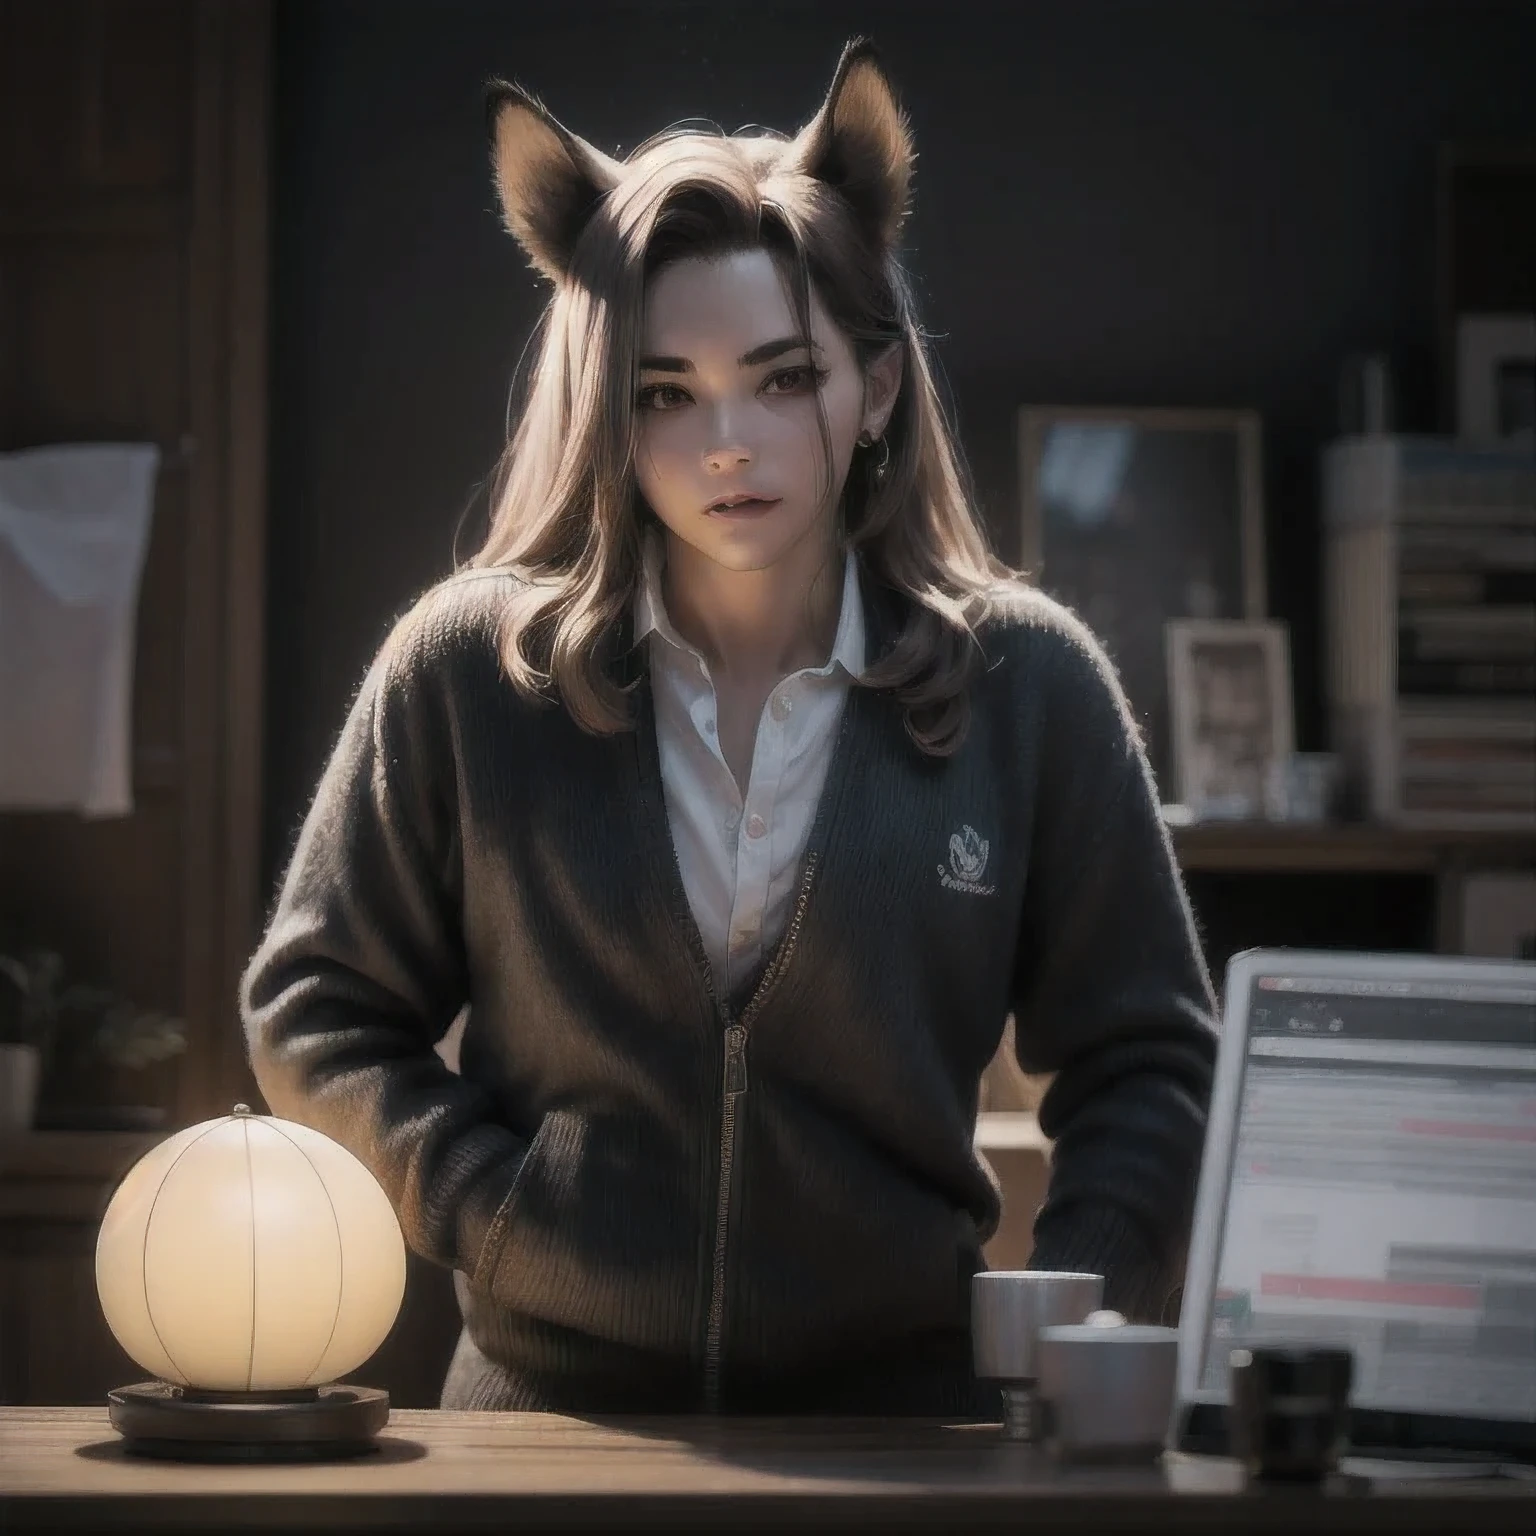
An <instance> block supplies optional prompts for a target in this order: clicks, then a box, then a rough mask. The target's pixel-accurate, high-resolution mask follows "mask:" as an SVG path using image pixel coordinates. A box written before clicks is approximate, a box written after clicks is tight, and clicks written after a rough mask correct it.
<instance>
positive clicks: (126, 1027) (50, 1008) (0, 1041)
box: [0, 949, 186, 1133]
mask: <svg viewBox="0 0 1536 1536" xmlns="http://www.w3.org/2000/svg"><path fill="white" fill-rule="evenodd" d="M185 1049H186V1034H185V1031H184V1029H183V1027H182V1023H181V1020H180V1019H177V1018H175V1017H173V1016H172V1015H170V1014H168V1013H165V1012H163V1011H161V1010H159V1009H153V1008H140V1007H139V1006H138V1005H137V1004H135V1003H132V1002H130V1001H129V1000H128V999H127V998H125V997H122V996H120V995H119V994H118V993H116V992H113V991H111V990H109V989H108V988H106V987H97V986H91V985H88V984H86V983H83V982H78V981H71V980H70V979H69V978H68V976H67V974H66V970H65V966H64V962H63V959H62V958H61V957H60V956H59V955H58V954H57V953H55V952H54V951H53V950H49V949H18V950H16V951H15V952H13V953H4V952H0V1133H4V1132H16V1131H25V1130H28V1129H30V1128H31V1127H32V1126H33V1124H34V1123H35V1120H36V1114H37V1102H38V1094H39V1090H40V1088H41V1085H42V1084H43V1083H44V1082H46V1081H47V1080H48V1078H49V1076H50V1074H51V1073H52V1072H53V1071H54V1070H55V1069H56V1068H58V1067H60V1066H63V1067H66V1068H67V1069H68V1070H69V1071H70V1072H71V1073H75V1072H78V1071H81V1070H87V1071H88V1070H89V1069H90V1068H91V1067H95V1066H105V1067H109V1068H119V1067H121V1068H127V1069H129V1070H141V1069H142V1068H144V1067H147V1066H149V1065H150V1064H151V1063H152V1062H157V1061H164V1060H166V1059H168V1058H169V1057H172V1056H175V1055H178V1054H179V1053H180V1052H182V1051H184V1050H185Z"/></svg>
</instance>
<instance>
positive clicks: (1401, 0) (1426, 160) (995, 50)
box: [264, 0, 1536, 937]
mask: <svg viewBox="0 0 1536 1536" xmlns="http://www.w3.org/2000/svg"><path fill="white" fill-rule="evenodd" d="M858 32H868V33H869V34H870V35H872V36H873V37H874V38H875V40H876V42H877V43H878V44H879V45H880V47H881V49H882V51H883V53H884V56H885V60H886V63H887V66H888V68H889V70H890V72H891V74H892V76H893V78H894V80H895V82H896V85H897V87H898V89H899V91H900V92H901V94H902V96H903V99H904V101H905V104H906V106H907V109H908V112H909V114H910V117H911V119H912V124H913V128H914V132H915V136H916V142H917V148H918V154H919V160H918V176H917V183H916V211H915V214H914V217H913V218H912V220H911V222H910V224H909V225H908V230H907V243H908V245H909V246H910V260H911V264H912V266H913V268H914V270H915V272H916V274H917V276H918V279H919V293H920V297H921V303H922V308H923V312H924V316H925V319H926V322H927V324H928V326H929V328H930V329H931V330H932V332H933V333H934V335H935V338H936V346H937V354H938V358H939V362H940V364H941V367H942V370H943V372H944V374H945V375H946V376H947V379H948V382H949V387H950V390H951V393H952V396H953V405H954V409H955V411H956V415H957V417H958V423H959V427H960V434H961V438H962V441H963V444H964V447H965V449H966V451H967V452H968V454H969V456H970V460H971V463H972V467H973V472H974V475H975V480H976V485H977V491H978V496H979V500H980V504H981V507H982V509H983V511H984V514H985V516H986V519H987V521H988V523H989V524H990V526H991V528H992V529H993V532H994V538H995V542H996V544H997V547H998V549H999V552H1000V553H1001V554H1003V555H1004V557H1005V558H1010V559H1012V558H1016V556H1017V535H1016V519H1017V511H1016V505H1017V472H1016V468H1015V447H1014V435H1013V434H1014V415H1015V411H1016V409H1017V407H1018V406H1019V405H1021V404H1024V403H1028V402H1033V403H1052V404H1114V405H1168V406H1252V407H1254V408H1257V409H1258V410H1259V411H1261V412H1262V414H1263V419H1264V426H1265V454H1266V476H1265V479H1266V514H1267V522H1268V547H1269V556H1270V559H1269V589H1270V604H1271V609H1272V611H1273V612H1274V613H1275V614H1276V615H1278V616H1279V617H1282V618H1285V619H1288V620H1290V621H1291V624H1292V627H1293V636H1292V644H1293V653H1294V663H1295V668H1296V700H1297V716H1298V722H1297V723H1298V742H1297V744H1298V746H1299V747H1301V748H1311V747H1319V746H1322V745H1324V742H1323V741H1322V739H1321V734H1322V719H1321V712H1320V707H1319V680H1318V670H1319V646H1320V637H1319V635H1318V633H1317V624H1316V613H1317V606H1318V594H1317V572H1318V538H1317V506H1316V502H1317V498H1316V489H1315V481H1316V470H1315V466H1316V454H1317V449H1318V447H1319V445H1320V443H1321V442H1322V441H1323V439H1324V438H1325V437H1326V436H1327V435H1328V433H1329V432H1330V430H1331V429H1332V425H1333V421H1334V413H1335V397H1336V380H1337V372H1338V368H1339V364H1340V362H1341V360H1342V358H1343V356H1344V354H1345V353H1347V352H1350V351H1354V350H1357V349H1361V348H1381V349H1386V350H1388V351H1389V352H1390V353H1391V356H1392V358H1393V361H1394V364H1395V366H1396V369H1397V375H1398V379H1397V382H1398V392H1399V402H1400V409H1399V418H1398V419H1399V425H1400V426H1402V427H1405V428H1408V429H1426V430H1427V429H1430V428H1431V427H1433V426H1434V425H1435V424H1436V421H1435V410H1436V405H1435V401H1436V389H1437V380H1436V378H1435V370H1434V355H1435V336H1436V330H1435V326H1436V312H1435V283H1436V258H1435V239H1434V218H1435V151H1436V146H1437V144H1438V143H1440V142H1442V141H1447V140H1455V141H1479V140H1490V139H1512V138H1526V139H1530V138H1532V137H1536V88H1533V84H1532V79H1533V75H1536V63H1533V61H1536V4H1532V3H1503V4H1493V3H1465V0H1458V3H1454V4H1453V3H1422V0H1418V3H1415V0H1312V3H1300V0H1290V3H1280V0H1274V3H1261V0H1157V3H1151V0H1118V3H1117V0H1054V3H1047V0H1012V3H990V4H989V3H980V0H970V3H966V0H945V3H942V4H940V3H905V4H902V3H894V0H882V3H879V4H875V3H867V0H866V3H863V4H846V3H833V0H800V3H797V0H777V3H773V0H758V3H755V4H750V5H745V4H744V5H736V4H730V3H721V0H711V3H686V0H667V3H661V0H651V3H647V4H620V3H611V0H610V3H601V0H569V3H565V4H560V5H550V4H545V3H542V0H540V3H528V4H516V3H510V0H482V3H468V0H438V3H434V4H425V3H417V4H401V3H395V0H366V3H364V0H289V3H287V4H283V5H281V6H280V7H279V11H278V32H277V52H276V89H277V130H276V132H277V136H276V146H275V151H276V159H275V164H274V177H275V181H274V198H275V205H274V282H275V288H274V295H273V304H274V356H273V385H272V388H273V397H272V407H273V409H272V419H271V431H272V444H273V464H272V500H271V523H270V533H269V560H270V578H269V579H270V589H269V590H270V613H269V622H270V631H269V635H270V639H269V644H270V666H269V677H270V683H269V699H268V711H267V713H268V721H267V754H268V762H267V786H268V793H267V825H266V833H265V839H264V855H265V863H266V866H267V871H266V872H267V876H268V878H269V879H270V877H271V876H272V875H274V874H275V873H276V870H277V868H278V866H279V864H280V863H281V862H282V860H283V859H284V858H285V857H286V853H287V850H288V848H289V846H290V844H291V840H292V837H293V835H294V833H295V831H296V829H297V823H298V820H299V818H300V817H301V815H302V813H303V811H304V809H305V805H306V803H307V800H308V797H309V795H310V793H311V791H312V788H313V784H314V781H315V778H316V776H317V775H318V773H319V770H320V767H321V765H322V763H323V761H324V758H325V755H326V752H327V750H328V748H329V745H330V743H331V741H332V739H333V737H334V735H335V733H336V731H337V730H338V729H339V727H340V724H341V718H342V713H343V711H344V709H345V706H346V703H347V700H348V698H349V695H350V693H351V691H352V689H353V688H354V686H355V685H356V683H357V681H358V679H359V678H360V676H361V674H362V671H363V669H364V667H365V666H366V664H367V661H368V659H369V657H370V655H371V654H372V652H373V650H374V648H375V647H376V646H377V644H378V642H379V641H380V640H381V639H382V637H383V634H384V631H385V629H386V626H387V624H388V622H389V620H390V618H391V616H392V615H393V614H395V613H397V612H398V611H399V610H400V609H401V608H403V607H404V606H405V605H406V603H407V602H408V601H409V600H410V598H411V596H412V595H413V594H414V593H415V592H416V591H418V590H419V589H420V588H422V587H423V586H425V585H426V584H427V583H429V582H430V581H431V580H433V579H434V578H435V577H437V576H438V575H440V574H442V573H443V572H445V571H446V570H447V569H448V568H449V566H450V564H451V560H452V545H453V536H454V530H455V527H456V525H457V524H458V523H459V522H460V519H461V517H462V516H464V515H465V514H466V509H467V511H468V515H467V520H466V521H465V525H464V531H463V534H462V536H461V551H462V552H466V553H467V552H468V551H469V550H470V549H472V548H473V547H474V544H475V543H476V541H477V539H478V535H479V532H480V530H481V528H482V527H483V521H482V518H483V502H480V501H477V499H476V497H477V491H478V488H479V486H480V485H481V483H482V482H483V480H484V478H485V476H486V475H487V473H488V471H489V470H490V468H491V466H492V463H493V460H494V458H495V455H496V453H497V451H498V449H499V447H500V444H501V441H502V437H503V430H504V420H505V408H506V400H507V393H508V386H509V383H510V380H511V375H512V371H513V369H514V367H515V365H516V362H517V360H518V357H519V354H520V351H521V349H522V347H523V344H524V341H525V339H526V337H527V335H528V332H529V330H530V328H531V326H532V324H533V322H534V320H535V318H536V315H537V313H538V310H539V307H540V305H541V303H542V300H543V293H542V291H541V289H540V287H539V285H538V284H537V282H536V281H535V279H534V278H533V276H532V275H531V274H530V272H529V271H528V269H527V268H526V267H525V265H524V264H523V262H522V260H521V258H520V256H519V254H518V252H517V250H516V248H515V247H514V246H513V245H512V243H511V241H510V240H509V239H508V238H507V237H506V236H505V235H504V234H502V233H501V232H500V229H499V227H498V224H497V220H496V217H495V215H494V212H493V200H492V192H491V182H490V176H489V170H488V163H487V156H486V151H485V143H484V132H483V126H482V115H481V96H480V88H481V84H482V82H483V80H484V79H485V78H486V77H487V76H488V75H491V74H503V75H507V76H512V77H515V78H517V79H519V80H520V81H522V82H523V83H524V84H526V85H528V86H529V87H530V88H532V89H533V90H535V91H536V92H537V93H539V94H540V95H541V96H542V97H543V98H544V100H545V101H546V103H547V104H548V105H549V107H550V108H551V110H552V111H554V112H555V114H556V115H557V116H558V117H560V118H561V119H562V120H563V121H565V122H566V123H568V124H569V125H570V126H571V127H572V128H574V129H575V130H576V131H578V132H580V133H582V134H584V135H585V136H587V137H588V138H590V139H592V140H593V141H594V142H596V143H597V144H598V145H600V146H601V147H603V148H605V149H607V150H610V151H613V150H620V151H622V150H626V149H628V148H629V147H630V146H632V145H633V144H634V143H636V142H637V141H638V140H639V139H641V138H643V137H645V136H647V135H648V134H650V133H651V132H653V131H655V130H656V129H658V128H661V127H663V126H665V125H667V124H669V123H671V122H673V121H674V120H676V119H679V118H683V117H687V116H704V117H707V118H711V119H713V120H715V121H717V122H718V123H720V124H721V125H722V126H723V127H725V128H727V129H732V128H736V127H739V126H741V125H743V124H745V123H748V122H761V123H766V124H769V125H772V126H774V127H778V128H782V129H785V130H791V129H793V128H794V127H796V126H797V125H798V124H799V123H800V122H802V121H803V120H804V119H805V118H806V117H807V116H808V115H809V114H810V113H811V112H812V111H813V110H814V109H815V107H816V106H817V104H818V103H819V101H820V99H821V96H822V93H823V92H824V90H825V88H826V85H827V83H828V81H829V78H830V74H831V71H832V68H833V65H834V63H835V61H836V58H837V54H838V50H839V48H840V46H841V45H842V43H843V41H844V40H845V39H846V38H847V37H848V36H850V35H851V34H854V33H858ZM1335 884H1337V882H1335ZM1365 894H1366V893H1365V892H1364V891H1360V892H1355V893H1352V898H1353V899H1352V901H1346V902H1345V903H1344V904H1345V905H1354V904H1355V903H1358V901H1359V899H1360V898H1361V897H1362V896H1364V895H1365ZM1337 895H1338V896H1340V897H1341V898H1342V897H1343V896H1344V892H1343V891H1342V890H1339V891H1338V892H1337ZM1355 909H1356V911H1358V910H1359V909H1358V906H1356V907H1355ZM1277 937H1278V936H1277Z"/></svg>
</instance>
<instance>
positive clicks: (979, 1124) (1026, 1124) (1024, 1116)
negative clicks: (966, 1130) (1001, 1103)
mask: <svg viewBox="0 0 1536 1536" xmlns="http://www.w3.org/2000/svg"><path fill="white" fill-rule="evenodd" d="M976 1145H977V1147H978V1148H979V1149H980V1150H981V1151H983V1152H989V1151H990V1152H1048V1151H1049V1150H1050V1146H1051V1144H1050V1142H1048V1141H1047V1140H1046V1139H1045V1137H1044V1135H1042V1134H1041V1131H1040V1122H1039V1121H1038V1120H1036V1119H1035V1117H1034V1116H1033V1115H1032V1114H1030V1113H1029V1112H1028V1111H1027V1110H1012V1109H990V1110H983V1111H982V1112H981V1113H980V1114H979V1115H977V1117H976Z"/></svg>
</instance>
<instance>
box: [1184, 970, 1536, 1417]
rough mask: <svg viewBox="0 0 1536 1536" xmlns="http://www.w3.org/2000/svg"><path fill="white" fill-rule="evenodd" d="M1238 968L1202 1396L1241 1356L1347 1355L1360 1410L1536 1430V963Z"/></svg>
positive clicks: (1206, 1198) (1205, 1197) (1213, 1211)
mask: <svg viewBox="0 0 1536 1536" xmlns="http://www.w3.org/2000/svg"><path fill="white" fill-rule="evenodd" d="M1242 958H1243V962H1245V963H1246V967H1247V971H1246V974H1245V976H1244V977H1243V978H1242V979H1243V981H1244V982H1246V985H1244V986H1240V987H1230V988H1229V996H1228V1002H1229V1007H1230V1006H1232V1005H1235V1004H1237V1003H1239V1000H1240V999H1239V994H1241V999H1242V1004H1243V1006H1244V1008H1245V1016H1244V1018H1243V1019H1242V1020H1236V1019H1233V1018H1232V1017H1231V1016H1230V1014H1229V1017H1228V1019H1227V1030H1228V1033H1229V1035H1230V1036H1234V1037H1235V1038H1230V1039H1228V1040H1227V1041H1226V1042H1225V1043H1224V1048H1228V1047H1238V1046H1240V1045H1241V1056H1242V1060H1241V1065H1240V1074H1236V1073H1230V1075H1231V1076H1233V1077H1236V1081H1231V1082H1229V1083H1228V1084H1227V1093H1226V1105H1225V1111H1224V1112H1225V1115H1226V1117H1227V1120H1228V1124H1227V1125H1226V1126H1225V1127H1223V1126H1220V1125H1218V1124H1217V1123H1215V1122H1216V1119H1217V1116H1216V1106H1214V1105H1213V1123H1212V1126H1211V1136H1212V1137H1213V1138H1215V1139H1217V1140H1218V1141H1221V1140H1223V1139H1224V1146H1220V1145H1219V1146H1217V1147H1214V1148H1213V1147H1208V1149H1207V1157H1208V1158H1210V1157H1211V1156H1213V1154H1214V1155H1216V1156H1218V1157H1221V1158H1222V1159H1223V1160H1224V1161H1225V1163H1226V1178H1225V1187H1224V1189H1219V1190H1218V1189H1214V1188H1208V1187H1207V1184H1208V1181H1207V1180H1205V1179H1203V1180H1202V1189H1201V1203H1202V1207H1203V1209H1202V1212H1201V1214H1200V1216H1199V1217H1198V1218H1197V1220H1198V1221H1203V1222H1204V1223H1205V1224H1206V1233H1207V1234H1208V1235H1207V1240H1206V1242H1205V1243H1204V1244H1203V1245H1201V1246H1204V1247H1205V1249H1206V1253H1205V1258H1204V1262H1205V1264H1206V1266H1207V1269H1208V1274H1207V1276H1206V1278H1205V1281H1204V1283H1203V1284H1201V1285H1197V1286H1196V1285H1192V1286H1191V1293H1187V1295H1186V1303H1189V1302H1196V1303H1197V1305H1199V1306H1200V1307H1201V1308H1202V1310H1203V1316H1202V1317H1201V1318H1199V1319H1194V1318H1189V1319H1186V1325H1188V1324H1195V1325H1197V1326H1198V1327H1199V1328H1200V1330H1201V1335H1202V1336H1203V1344H1204V1347H1203V1351H1202V1358H1201V1359H1200V1360H1199V1361H1198V1363H1196V1362H1190V1364H1191V1365H1194V1366H1195V1369H1194V1370H1192V1371H1188V1372H1187V1374H1186V1373H1181V1374H1185V1382H1184V1385H1185V1387H1186V1389H1188V1388H1191V1387H1193V1388H1194V1390H1193V1391H1187V1396H1189V1397H1194V1398H1198V1399H1203V1400H1204V1401H1207V1402H1210V1401H1219V1400H1222V1399H1224V1397H1225V1388H1226V1377H1227V1369H1228V1359H1229V1355H1230V1353H1231V1350H1232V1349H1233V1348H1234V1347H1236V1346H1238V1345H1240V1344H1266V1343H1308V1344H1318V1345H1343V1346H1347V1347H1348V1348H1349V1349H1351V1350H1352V1351H1353V1353H1354V1357H1355V1386H1354V1392H1353V1395H1352V1399H1353V1402H1354V1404H1355V1406H1356V1407H1357V1408H1364V1409H1378V1410H1384V1411H1388V1412H1404V1413H1416V1414H1432V1415H1447V1416H1453V1417H1458V1418H1469V1419H1475V1420H1505V1421H1507V1420H1512V1419H1513V1420H1528V1421H1536V967H1530V966H1522V967H1517V966H1502V967H1489V968H1488V969H1487V970H1486V971H1484V972H1483V973H1481V974H1479V973H1478V968H1477V966H1476V965H1475V963H1474V964H1472V965H1467V964H1463V963H1458V962H1444V963H1442V965H1441V967H1440V969H1441V971H1442V972H1443V973H1444V974H1439V975H1436V974H1434V971H1435V967H1434V966H1433V965H1431V964H1426V963H1425V962H1422V961H1421V962H1418V963H1417V964H1414V965H1404V966H1403V967H1402V968H1401V970H1400V973H1399V974H1397V975H1390V974H1387V971H1388V970H1389V969H1390V967H1389V966H1386V965H1378V966H1376V967H1374V969H1377V970H1378V971H1379V972H1380V974H1375V975H1373V974H1371V972H1372V969H1373V967H1362V969H1361V971H1360V972H1359V973H1357V974H1354V975H1351V974H1348V973H1347V971H1346V970H1343V969H1341V968H1340V965H1339V961H1340V960H1341V959H1342V958H1343V957H1326V958H1327V961H1328V962H1331V963H1325V964H1322V965H1318V964H1313V965H1311V966H1307V965H1304V964H1303V965H1297V966H1295V967H1288V966H1287V963H1286V955H1285V953H1284V952H1283V951H1275V952H1270V953H1268V954H1266V955H1254V956H1246V957H1242ZM1329 972H1332V974H1329ZM1457 973H1459V974H1457ZM1234 1025H1238V1026H1239V1027H1238V1028H1236V1029H1234V1027H1233V1026H1234ZM1244 1026H1245V1027H1244ZM1224 1075H1229V1074H1224ZM1220 1097H1221V1095H1220V1091H1218V1098H1220ZM1213 1217H1214V1218H1215V1220H1214V1222H1213V1221H1212V1219H1211V1218H1213ZM1213 1225H1216V1226H1218V1231H1217V1232H1215V1233H1211V1231H1210V1229H1211V1227H1212V1226H1213ZM1211 1237H1214V1239H1215V1241H1214V1248H1212V1244H1211V1242H1210V1238H1211ZM1193 1262H1194V1255H1192V1264H1193ZM1191 1279H1192V1280H1193V1279H1194V1276H1193V1275H1192V1277H1191ZM1191 1376H1193V1378H1194V1379H1193V1381H1191V1380H1190V1379H1189V1378H1190V1377H1191Z"/></svg>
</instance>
